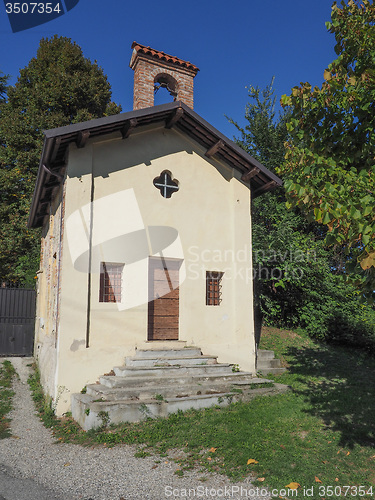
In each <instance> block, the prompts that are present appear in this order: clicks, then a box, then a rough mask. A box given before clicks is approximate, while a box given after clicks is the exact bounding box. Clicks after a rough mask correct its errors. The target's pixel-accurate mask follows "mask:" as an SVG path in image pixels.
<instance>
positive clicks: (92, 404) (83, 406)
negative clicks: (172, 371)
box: [72, 379, 289, 431]
mask: <svg viewBox="0 0 375 500" xmlns="http://www.w3.org/2000/svg"><path fill="white" fill-rule="evenodd" d="M255 381H257V382H255ZM270 382H272V381H270V380H266V379H253V383H252V384H250V385H251V387H249V384H247V386H246V387H245V386H243V387H242V389H241V390H237V391H236V390H234V391H230V392H228V391H227V392H221V393H216V394H198V395H194V396H181V397H165V396H162V395H155V397H153V398H148V399H143V400H137V399H133V400H129V399H116V400H109V401H99V400H95V399H94V397H93V396H91V395H90V394H73V395H72V414H73V417H74V418H75V420H76V421H77V422H78V423H79V424H80V425H81V427H82V428H83V429H84V430H86V431H87V430H89V429H92V428H96V427H100V426H102V425H104V424H105V425H109V424H119V423H121V422H124V421H127V422H139V421H140V420H144V419H146V418H150V417H151V418H157V417H167V416H168V415H169V414H171V413H176V412H178V411H179V410H181V411H186V410H189V409H197V410H199V409H203V408H209V407H211V406H227V405H229V404H231V403H234V402H237V401H246V402H248V401H251V399H253V398H254V397H256V396H260V395H272V394H277V393H282V392H285V391H287V390H289V387H288V386H285V385H282V384H272V387H262V384H265V383H267V384H269V383H270ZM241 383H243V382H241Z"/></svg>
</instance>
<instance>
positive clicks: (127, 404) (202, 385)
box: [72, 346, 281, 430]
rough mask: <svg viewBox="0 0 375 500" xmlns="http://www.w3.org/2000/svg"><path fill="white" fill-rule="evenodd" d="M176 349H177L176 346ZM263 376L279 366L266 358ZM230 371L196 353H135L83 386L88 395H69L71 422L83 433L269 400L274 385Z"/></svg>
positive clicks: (192, 350) (227, 366) (189, 350)
mask: <svg viewBox="0 0 375 500" xmlns="http://www.w3.org/2000/svg"><path fill="white" fill-rule="evenodd" d="M177 347H178V346H177ZM266 358H267V359H262V362H261V366H264V368H263V369H264V372H265V373H269V372H271V373H273V372H274V370H281V368H277V367H274V366H271V365H273V364H275V363H276V361H278V360H274V359H273V357H272V356H269V355H268V354H267V355H266ZM234 368H235V367H234V365H232V364H229V363H217V359H216V357H215V356H203V355H202V353H201V350H200V349H198V348H176V349H150V350H148V349H145V350H137V351H136V354H135V356H133V357H128V358H126V362H125V365H124V366H117V367H115V368H114V369H113V371H114V373H115V375H103V376H102V377H100V379H99V383H97V384H90V385H88V386H87V391H86V394H73V395H72V415H73V418H74V419H75V420H76V421H77V422H78V423H79V424H80V425H81V426H82V427H83V429H85V430H89V429H91V428H94V427H100V426H102V425H104V423H106V424H108V423H113V424H116V423H120V422H124V421H127V422H138V421H140V420H142V419H145V418H148V417H153V418H155V417H166V416H168V415H169V414H170V413H174V412H177V411H179V410H182V411H185V410H188V409H191V408H195V409H201V408H207V407H210V406H214V405H219V406H224V405H227V404H229V403H231V402H233V401H240V400H242V401H249V400H250V399H252V398H254V397H255V396H256V395H258V394H273V393H275V391H278V392H280V390H281V389H275V388H274V384H273V383H272V381H270V380H267V379H263V378H255V377H254V374H252V373H247V372H237V371H236V370H235V369H234Z"/></svg>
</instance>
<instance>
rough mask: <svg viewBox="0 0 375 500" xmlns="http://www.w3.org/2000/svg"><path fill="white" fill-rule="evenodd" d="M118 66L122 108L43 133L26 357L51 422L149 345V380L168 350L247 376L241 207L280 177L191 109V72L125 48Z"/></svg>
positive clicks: (250, 345) (248, 259)
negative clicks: (127, 98) (51, 411)
mask: <svg viewBox="0 0 375 500" xmlns="http://www.w3.org/2000/svg"><path fill="white" fill-rule="evenodd" d="M130 67H131V68H132V70H133V71H134V108H133V110H132V111H129V112H125V113H121V114H118V115H114V116H109V117H105V118H99V119H95V120H92V121H88V122H84V123H78V124H74V125H69V126H65V127H60V128H55V129H52V130H47V131H46V132H45V141H44V147H43V152H42V156H41V160H40V167H39V172H38V177H37V182H36V187H35V192H34V196H33V200H32V205H31V211H30V216H29V227H31V228H35V227H41V228H42V240H41V263H40V269H39V271H38V279H37V319H36V326H35V357H36V359H37V361H38V365H39V369H40V373H41V381H42V384H43V387H44V389H45V392H46V393H47V394H48V395H50V396H51V397H52V399H53V400H54V401H55V405H56V413H57V414H58V415H62V414H63V413H64V412H66V411H69V410H70V409H71V407H72V402H71V401H72V400H71V397H72V394H77V393H78V394H79V393H81V391H82V392H85V391H84V390H83V389H84V388H86V387H89V385H90V384H95V383H96V382H97V381H98V379H99V377H101V376H104V375H106V376H107V379H110V376H111V375H112V378H114V377H113V371H112V370H113V367H115V366H121V365H123V364H124V360H125V359H128V360H133V359H135V356H140V357H143V358H150V355H149V354H145V353H149V352H150V351H154V352H155V358H156V359H157V360H159V362H154V364H153V368H154V370H151V371H148V372H147V370H146V368H144V370H143V372H144V373H143V374H142V376H145V377H146V376H147V379H148V380H149V379H152V378H153V377H154V378H155V377H159V375H158V371H157V368H158V367H159V368H160V366H161V365H164V366H167V365H168V366H169V367H171V366H172V365H173V366H174V367H175V368H176V369H177V368H178V367H179V366H180V365H181V363H180V364H179V363H177V362H175V363H172V362H167V361H165V359H164V358H165V357H166V353H167V352H168V351H173V353H174V355H172V356H170V358H171V359H174V358H176V359H177V356H176V352H177V353H180V357H181V356H185V357H186V358H189V359H192V358H194V356H195V358H196V357H197V355H198V354H197V352H198V351H197V349H199V352H200V353H201V355H202V358H201V362H200V360H199V359H198V361H191V363H192V364H195V365H201V368H202V367H203V368H204V367H205V365H207V366H208V365H211V364H212V363H213V361H212V359H213V357H215V364H216V363H218V364H226V365H228V366H231V367H233V366H235V367H236V370H235V371H238V370H241V371H242V370H244V371H246V372H248V373H252V374H255V371H256V367H255V363H256V343H255V338H254V315H253V269H252V247H251V201H252V199H254V198H255V197H257V196H260V195H262V194H263V193H265V192H267V191H269V190H271V189H274V188H275V187H277V186H280V185H281V180H280V179H279V178H278V177H277V176H275V175H274V174H273V173H272V172H270V171H269V170H267V169H266V168H265V167H264V166H263V165H261V164H260V163H259V162H258V161H257V160H255V159H254V158H253V157H251V156H250V155H249V154H247V153H246V152H245V151H244V150H243V149H241V148H240V147H239V146H238V145H236V144H235V143H234V142H232V141H231V140H229V139H228V138H227V137H225V136H224V135H223V134H221V133H220V132H219V131H218V130H216V129H215V128H214V127H213V126H212V125H211V124H209V123H208V122H207V121H205V120H204V118H202V117H201V116H200V115H199V114H197V113H196V112H195V111H194V110H193V108H194V78H195V77H196V75H197V73H198V71H199V69H198V68H197V67H196V66H195V65H194V64H192V63H190V62H187V61H185V60H182V59H179V58H177V57H174V56H171V55H168V54H166V53H164V52H161V51H158V50H154V49H152V48H150V47H147V46H144V45H141V44H139V43H136V42H134V43H133V44H132V55H131V60H130ZM161 88H162V89H166V91H167V92H168V93H169V95H170V102H169V103H167V104H161V105H156V106H155V105H154V95H155V92H156V91H158V90H159V89H161ZM137 353H138V354H137ZM142 353H143V354H142ZM188 354H189V356H188ZM193 354H194V356H193ZM160 360H162V361H160ZM216 360H217V361H216ZM128 364H129V366H131V365H132V362H131V361H129V363H128ZM134 366H135V365H134ZM134 366H133V368H134ZM134 369H135V368H134ZM129 370H130V368H129ZM129 370H128V371H129ZM145 370H146V372H145ZM115 371H116V370H115ZM130 371H131V370H130ZM231 371H233V370H231ZM129 373H130V372H129ZM173 373H174V372H173ZM175 375H176V374H175ZM177 375H178V373H177ZM177 375H176V376H177ZM207 376H209V375H207ZM103 380H104V379H103ZM155 380H156V379H155ZM100 381H101V383H102V384H103V383H104V382H103V381H102V379H100ZM110 382H111V381H109V382H108V384H109V383H110ZM212 383H213V384H214V382H212ZM176 384H177V382H176ZM104 385H105V384H104ZM143 385H146V384H143ZM172 385H173V384H172ZM177 385H178V384H177ZM155 391H156V389H155ZM81 396H82V398H84V397H88V394H82V395H81ZM176 397H178V395H177V396H176ZM179 397H181V395H180V396H179ZM133 399H134V398H133ZM159 399H160V398H159ZM82 401H83V399H82ZM159 406H160V405H159ZM85 413H86V415H88V414H89V411H87V410H86V411H85ZM85 418H86V417H85ZM90 425H91V424H90ZM88 427H90V426H89V425H88Z"/></svg>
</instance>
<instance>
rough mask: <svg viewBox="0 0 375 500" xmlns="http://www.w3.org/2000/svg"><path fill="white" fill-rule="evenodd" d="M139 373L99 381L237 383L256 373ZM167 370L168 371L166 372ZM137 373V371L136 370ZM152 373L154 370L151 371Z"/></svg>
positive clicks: (123, 383) (146, 384)
mask: <svg viewBox="0 0 375 500" xmlns="http://www.w3.org/2000/svg"><path fill="white" fill-rule="evenodd" d="M137 372H138V375H134V376H133V377H129V376H111V375H103V376H101V377H100V378H99V382H100V384H102V385H105V386H107V387H113V388H115V387H127V388H131V387H138V386H142V387H157V386H160V385H165V384H166V383H167V384H168V385H183V384H199V383H200V384H202V385H203V384H208V385H209V384H214V383H216V382H218V381H222V382H223V383H224V382H225V383H231V384H233V383H237V382H238V381H243V380H245V381H246V380H250V379H251V380H253V377H254V375H253V374H252V373H248V372H232V371H229V372H227V373H224V374H223V373H220V372H217V371H211V373H196V372H190V373H186V372H185V373H184V372H183V371H178V370H173V372H174V373H173V375H172V374H171V373H170V372H171V370H168V372H167V370H166V369H165V371H164V372H163V373H159V374H155V375H152V377H150V376H149V375H150V372H149V371H146V373H145V374H143V375H140V374H139V370H137ZM165 372H167V373H165ZM135 373H136V372H135ZM151 373H152V372H151Z"/></svg>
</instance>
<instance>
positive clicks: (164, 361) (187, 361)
mask: <svg viewBox="0 0 375 500" xmlns="http://www.w3.org/2000/svg"><path fill="white" fill-rule="evenodd" d="M216 363H217V358H216V357H215V356H202V355H201V356H168V357H167V356H160V357H155V356H154V357H153V358H152V357H145V358H142V357H137V356H135V357H133V358H130V357H128V358H125V366H126V367H128V366H135V367H140V368H143V367H148V366H156V367H158V366H159V367H164V366H188V365H213V364H216Z"/></svg>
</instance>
